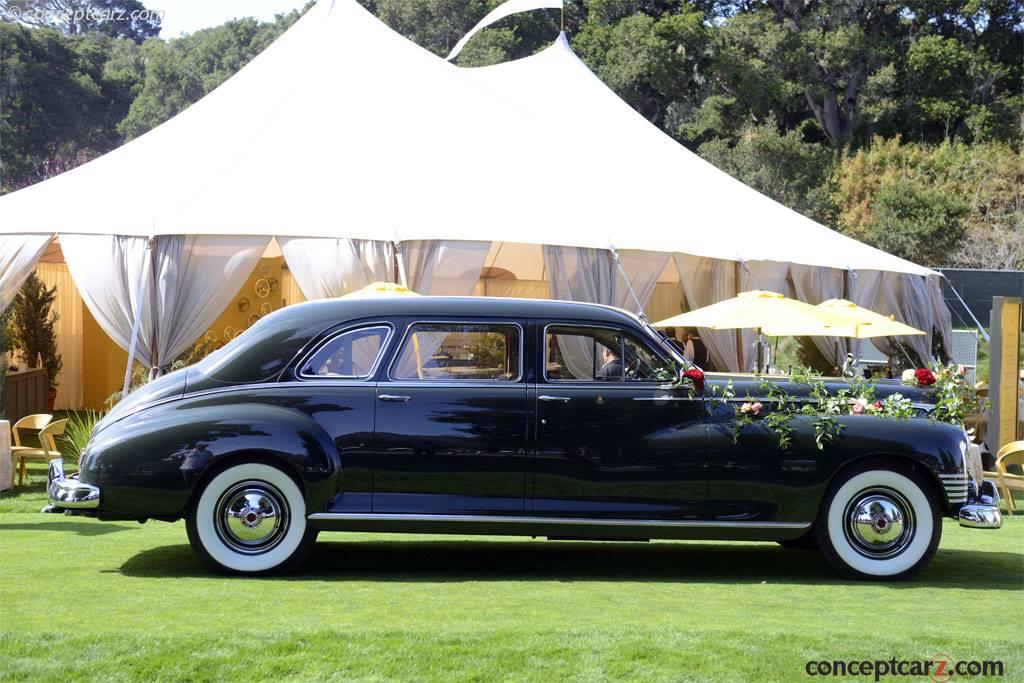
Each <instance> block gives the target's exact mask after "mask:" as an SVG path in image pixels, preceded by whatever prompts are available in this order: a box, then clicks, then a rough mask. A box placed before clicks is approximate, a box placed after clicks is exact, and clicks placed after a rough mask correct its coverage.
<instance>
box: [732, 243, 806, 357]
mask: <svg viewBox="0 0 1024 683" xmlns="http://www.w3.org/2000/svg"><path fill="white" fill-rule="evenodd" d="M740 268H741V269H740V291H741V292H747V291H750V290H752V289H763V290H766V291H769V292H778V293H779V294H784V295H785V296H794V293H793V292H791V291H789V283H788V282H786V276H787V275H788V274H789V264H788V263H780V262H778V261H746V262H744V263H741V264H740ZM740 333H741V334H742V336H743V369H742V372H754V371H755V370H757V331H756V330H741V331H740Z"/></svg>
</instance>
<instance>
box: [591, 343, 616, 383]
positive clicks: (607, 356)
mask: <svg viewBox="0 0 1024 683" xmlns="http://www.w3.org/2000/svg"><path fill="white" fill-rule="evenodd" d="M601 362H602V363H604V365H602V366H601V368H600V369H599V370H598V371H597V379H603V380H611V381H617V380H621V379H622V359H621V358H619V354H618V353H616V352H615V350H614V349H611V348H609V347H607V346H605V345H603V344H602V345H601Z"/></svg>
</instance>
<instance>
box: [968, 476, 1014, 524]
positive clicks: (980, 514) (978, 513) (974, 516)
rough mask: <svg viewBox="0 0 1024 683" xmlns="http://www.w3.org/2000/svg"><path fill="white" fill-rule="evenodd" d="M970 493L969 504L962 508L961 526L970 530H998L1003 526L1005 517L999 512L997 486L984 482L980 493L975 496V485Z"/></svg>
mask: <svg viewBox="0 0 1024 683" xmlns="http://www.w3.org/2000/svg"><path fill="white" fill-rule="evenodd" d="M972 483H973V482H972ZM970 491H971V493H969V494H968V497H967V502H966V503H965V504H964V506H963V507H961V508H960V514H959V517H960V526H965V527H968V528H970V529H998V528H999V527H1001V526H1003V515H1002V513H1000V512H999V492H998V491H997V490H996V487H995V484H993V483H992V482H990V481H983V482H982V483H981V490H980V492H978V493H977V494H974V491H975V488H974V486H973V485H972V486H971V487H970Z"/></svg>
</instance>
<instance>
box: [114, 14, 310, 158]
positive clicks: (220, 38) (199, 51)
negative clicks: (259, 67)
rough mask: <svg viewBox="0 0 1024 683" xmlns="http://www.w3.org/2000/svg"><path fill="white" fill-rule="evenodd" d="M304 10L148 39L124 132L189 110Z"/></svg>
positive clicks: (129, 135) (128, 135)
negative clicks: (166, 38) (269, 19)
mask: <svg viewBox="0 0 1024 683" xmlns="http://www.w3.org/2000/svg"><path fill="white" fill-rule="evenodd" d="M307 7H308V5H307ZM299 16H301V13H300V12H297V11H293V12H289V13H288V14H285V15H281V16H279V17H277V19H276V20H275V21H273V22H269V23H261V22H258V21H256V20H255V19H252V18H247V19H233V20H231V21H228V22H226V23H224V24H222V25H221V26H218V27H216V28H211V29H204V30H202V31H197V32H196V33H193V34H191V35H188V36H183V37H181V38H175V39H174V40H170V41H163V40H156V39H151V40H147V41H146V42H145V43H143V44H142V46H141V48H140V53H139V61H140V63H141V64H143V65H144V67H143V68H144V75H143V77H142V79H141V85H140V86H139V87H138V94H137V96H136V97H135V99H134V100H133V101H132V103H131V106H130V107H129V109H128V111H127V113H126V115H125V116H124V118H123V120H122V121H121V122H120V123H119V124H118V125H117V130H118V132H120V133H121V134H122V135H123V136H124V138H125V139H126V140H131V139H132V138H135V137H138V136H139V135H142V134H143V133H145V132H146V131H148V130H150V129H151V128H154V127H155V126H158V125H159V124H161V123H163V122H164V121H166V120H167V119H169V118H171V117H172V116H174V115H175V114H177V113H179V112H181V111H183V110H184V109H185V108H186V107H188V106H189V105H191V104H192V103H194V102H196V101H197V100H199V99H200V98H201V97H203V96H204V95H206V94H207V93H209V92H210V91H212V90H213V89H214V88H216V87H217V86H219V85H220V84H221V83H223V82H224V81H226V80H227V79H228V78H230V77H231V76H232V75H234V74H235V73H237V72H238V70H239V69H241V68H242V67H243V66H245V65H246V64H248V63H249V61H250V60H251V59H252V58H253V57H255V56H256V55H258V54H259V53H260V52H262V51H263V50H264V49H265V48H266V47H267V46H268V45H269V44H270V43H271V42H273V41H274V39H276V38H277V37H278V36H279V35H281V34H282V33H283V32H284V31H285V30H287V29H288V28H289V27H290V26H291V25H292V24H293V23H295V21H297V20H298V18H299Z"/></svg>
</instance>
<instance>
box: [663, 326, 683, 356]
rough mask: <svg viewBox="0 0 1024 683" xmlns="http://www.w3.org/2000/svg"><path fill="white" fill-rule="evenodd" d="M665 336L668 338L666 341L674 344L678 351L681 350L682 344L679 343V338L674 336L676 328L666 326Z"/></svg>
mask: <svg viewBox="0 0 1024 683" xmlns="http://www.w3.org/2000/svg"><path fill="white" fill-rule="evenodd" d="M665 336H666V337H667V338H668V341H669V343H670V344H672V346H674V347H676V348H677V349H679V352H680V353H682V352H683V345H682V344H680V343H679V340H678V339H677V338H676V328H674V327H666V328H665Z"/></svg>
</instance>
